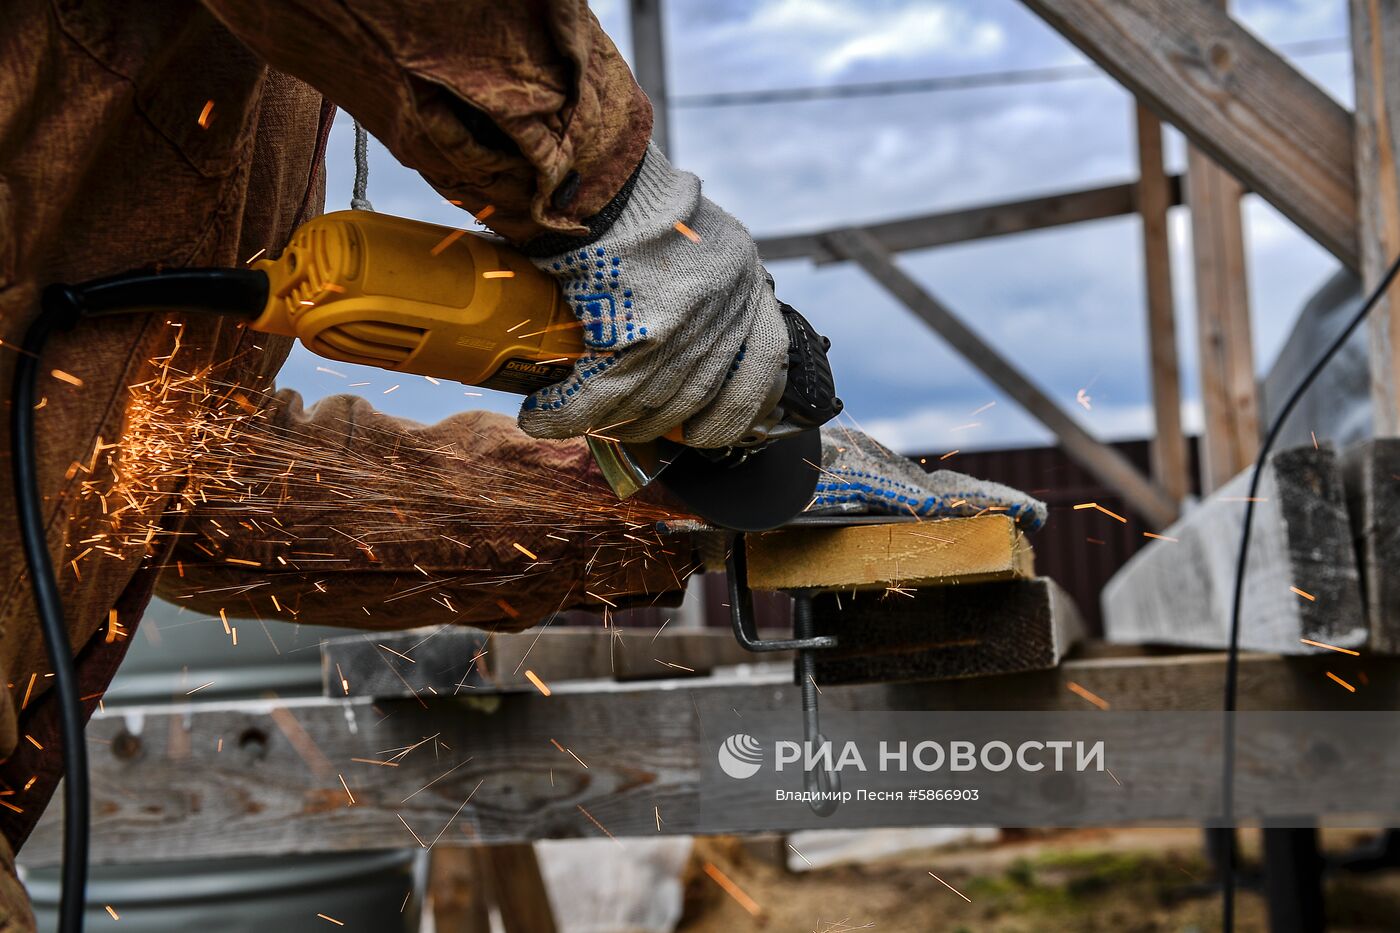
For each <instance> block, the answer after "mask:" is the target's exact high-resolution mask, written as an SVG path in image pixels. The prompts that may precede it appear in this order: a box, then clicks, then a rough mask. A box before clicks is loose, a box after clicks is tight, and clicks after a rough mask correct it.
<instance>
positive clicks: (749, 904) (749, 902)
mask: <svg viewBox="0 0 1400 933" xmlns="http://www.w3.org/2000/svg"><path fill="white" fill-rule="evenodd" d="M705 874H707V875H709V876H710V878H711V879H713V880H714V882H715V884H717V885H719V886H720V887H721V888H723V889H724V893H726V894H728V895H729V896H730V897H732V898H734V900H736V901H738V902H739V906H740V907H742V908H744V909H745V910H747V911H748V912H749V913H750V914H752V915H753V916H755V917H762V916H763V908H762V907H760V906H758V901H756V900H754V899H753V898H751V897H749V896H748V895H747V894H745V893H744V889H743V888H741V887H739V886H738V885H737V884H735V883H734V882H733V881H730V880H729V876H728V875H726V874H725V873H724V872H722V871H720V870H719V868H718V867H717V866H716V865H715V863H714V862H706V863H705Z"/></svg>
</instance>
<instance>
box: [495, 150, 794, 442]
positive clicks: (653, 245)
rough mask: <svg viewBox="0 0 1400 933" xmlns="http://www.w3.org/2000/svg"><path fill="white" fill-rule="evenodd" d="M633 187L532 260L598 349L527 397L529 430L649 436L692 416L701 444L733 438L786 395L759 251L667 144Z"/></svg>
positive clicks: (783, 329)
mask: <svg viewBox="0 0 1400 933" xmlns="http://www.w3.org/2000/svg"><path fill="white" fill-rule="evenodd" d="M628 184H629V186H630V191H629V190H628V189H627V188H624V189H623V191H622V192H621V193H620V194H619V195H618V197H617V198H615V199H614V200H613V202H612V203H610V204H609V205H608V207H607V208H606V209H605V210H604V211H603V214H602V215H600V217H606V216H607V215H609V214H610V213H612V212H616V219H614V220H613V221H612V223H611V225H610V226H607V229H606V231H605V232H603V234H602V236H599V237H597V238H596V239H595V240H593V241H592V242H589V243H588V245H586V246H582V245H578V243H579V241H578V240H574V245H572V246H570V247H569V248H568V250H567V251H565V252H554V253H553V254H552V255H547V256H544V257H540V256H538V255H536V256H535V258H534V262H535V264H536V265H537V266H539V267H540V268H541V269H543V270H545V271H546V272H548V273H549V274H551V275H553V276H554V277H555V278H556V279H557V280H558V281H559V283H560V285H561V286H562V287H563V291H564V296H565V299H566V300H567V301H568V302H569V304H570V306H571V307H572V308H573V312H574V314H575V315H576V316H577V317H578V319H579V321H580V322H581V323H582V324H583V337H584V343H585V344H586V345H587V347H588V353H587V355H585V356H584V357H583V358H582V359H580V360H579V361H578V362H577V363H576V364H575V365H574V371H573V375H572V376H571V377H570V378H568V379H566V380H565V381H563V382H560V383H557V384H555V385H552V386H549V387H547V388H544V389H541V390H539V391H538V392H535V393H534V394H532V395H530V396H528V397H527V398H526V399H525V403H524V405H523V406H522V408H521V411H520V427H521V428H523V429H524V430H525V432H526V433H527V434H531V435H533V436H535V437H547V438H562V437H573V436H577V435H581V434H586V433H598V434H602V435H605V436H607V437H610V438H615V439H618V440H631V441H642V440H651V439H653V438H656V437H660V436H661V435H663V434H665V433H666V432H667V431H669V430H671V429H672V428H674V427H676V426H678V425H681V424H684V425H685V440H686V443H688V444H690V445H692V446H696V447H725V446H729V445H730V444H733V443H734V442H736V441H737V440H739V439H740V438H741V437H743V435H744V434H745V432H746V431H747V430H748V428H749V427H750V426H751V425H752V424H753V423H754V421H755V420H757V419H758V418H759V417H760V416H762V415H763V414H766V413H767V412H766V410H765V409H766V407H771V405H772V404H773V402H775V401H776V398H773V397H772V392H771V390H772V388H773V387H774V385H775V383H777V381H778V380H779V379H780V377H781V373H782V371H783V367H784V365H785V364H786V362H787V350H788V336H787V325H786V324H785V323H784V320H783V318H782V316H781V314H780V313H779V311H778V302H777V300H776V299H775V298H774V297H773V287H772V285H771V283H770V280H769V279H768V276H767V274H766V272H765V271H764V269H763V266H762V264H761V263H760V262H759V259H758V248H757V247H756V246H755V245H754V242H753V238H752V237H750V236H749V232H748V231H747V230H745V229H744V225H743V224H741V223H739V221H738V220H736V219H735V218H734V217H733V216H731V215H730V214H728V213H726V212H725V211H724V210H722V209H720V208H719V207H718V206H716V205H715V204H714V203H713V202H712V201H710V200H708V199H707V198H705V197H703V196H702V195H701V194H700V179H698V178H696V177H695V176H694V175H692V174H690V173H689V172H680V171H677V170H676V169H674V168H672V167H671V164H670V163H669V162H668V161H667V160H666V157H665V156H664V155H662V153H661V150H659V149H657V148H656V146H655V145H652V146H650V147H649V148H648V149H647V153H646V156H645V158H644V159H643V162H642V165H641V167H640V168H639V170H638V171H637V173H636V175H635V176H634V177H633V179H632V181H630V182H629V183H628ZM537 242H538V241H537ZM530 247H531V252H532V253H536V254H538V252H539V247H538V246H537V245H536V243H531V244H530ZM545 248H546V249H548V248H549V247H545Z"/></svg>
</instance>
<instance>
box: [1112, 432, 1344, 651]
mask: <svg viewBox="0 0 1400 933" xmlns="http://www.w3.org/2000/svg"><path fill="white" fill-rule="evenodd" d="M1248 486H1249V474H1248V473H1243V474H1241V475H1240V476H1238V477H1236V478H1235V479H1234V480H1232V481H1231V482H1230V483H1229V484H1227V485H1226V486H1225V487H1223V488H1222V489H1221V490H1220V491H1219V492H1218V493H1217V494H1216V495H1215V496H1213V497H1212V498H1210V499H1208V500H1206V501H1205V502H1203V503H1202V504H1201V505H1200V506H1199V507H1198V508H1196V509H1194V510H1192V511H1191V512H1190V513H1189V514H1187V515H1186V516H1185V517H1184V518H1182V519H1181V521H1179V522H1177V523H1176V524H1175V525H1173V526H1171V527H1170V528H1168V529H1166V530H1165V531H1164V532H1163V534H1164V535H1167V536H1168V537H1170V538H1172V539H1173V540H1168V541H1154V542H1152V543H1151V544H1150V545H1148V546H1147V547H1145V548H1143V549H1142V550H1141V551H1138V552H1137V553H1136V554H1134V555H1133V557H1132V558H1131V559H1130V560H1129V561H1128V563H1127V564H1125V565H1124V566H1123V568H1122V569H1121V570H1119V571H1118V573H1116V574H1115V575H1114V576H1113V578H1112V579H1111V580H1109V582H1108V584H1107V585H1106V586H1105V587H1104V590H1103V611H1104V612H1103V614H1104V637H1106V638H1108V639H1109V640H1111V641H1117V642H1128V643H1132V644H1168V645H1190V646H1193V647H1200V648H1221V647H1224V646H1225V645H1226V644H1227V643H1228V640H1229V629H1230V607H1231V601H1232V599H1233V594H1234V587H1235V560H1236V553H1237V550H1238V548H1239V540H1240V533H1241V530H1242V528H1243V522H1244V510H1245V504H1246V503H1245V502H1244V501H1243V497H1244V496H1245V495H1246V494H1247V493H1248ZM1258 497H1259V501H1258V502H1256V503H1255V510H1254V531H1253V537H1252V539H1251V542H1250V545H1251V547H1250V557H1249V563H1248V565H1247V567H1248V574H1249V575H1248V578H1247V580H1246V583H1245V591H1244V605H1243V610H1242V614H1241V617H1240V644H1241V645H1243V646H1244V647H1245V648H1247V649H1252V650H1262V651H1273V652H1278V653H1280V654H1312V653H1316V652H1318V651H1324V650H1325V649H1320V648H1317V647H1315V646H1309V645H1307V644H1304V643H1303V642H1302V641H1301V639H1304V638H1307V639H1311V640H1312V641H1318V642H1322V643H1324V644H1327V645H1335V646H1338V647H1342V648H1353V649H1355V648H1362V647H1365V645H1366V643H1367V638H1368V626H1367V624H1366V618H1365V614H1364V612H1363V611H1362V603H1361V584H1360V580H1359V578H1358V574H1357V566H1356V558H1355V555H1354V554H1353V552H1352V533H1351V526H1350V523H1349V521H1348V519H1347V512H1346V498H1345V493H1344V491H1343V485H1342V472H1341V468H1340V466H1339V465H1338V462H1337V455H1336V454H1335V453H1334V452H1333V451H1331V450H1330V449H1322V450H1315V449H1314V448H1312V447H1300V448H1296V449H1294V450H1286V451H1283V452H1281V453H1278V454H1275V455H1274V456H1273V457H1271V458H1270V460H1269V464H1268V466H1267V467H1266V468H1265V474H1264V477H1263V479H1262V480H1261V482H1260V487H1259V494H1258ZM1327 653H1329V654H1330V653H1331V652H1327Z"/></svg>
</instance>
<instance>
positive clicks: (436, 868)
mask: <svg viewBox="0 0 1400 933" xmlns="http://www.w3.org/2000/svg"><path fill="white" fill-rule="evenodd" d="M484 887H485V886H484V885H483V884H482V880H481V878H480V877H479V875H478V873H477V870H476V857H475V853H474V850H472V849H463V848H454V847H449V846H439V847H437V848H435V849H433V852H432V855H431V856H429V861H428V906H429V908H430V909H431V910H432V912H433V929H434V930H437V931H439V933H491V917H490V914H489V912H488V911H487V908H486V892H485V890H483V888H484Z"/></svg>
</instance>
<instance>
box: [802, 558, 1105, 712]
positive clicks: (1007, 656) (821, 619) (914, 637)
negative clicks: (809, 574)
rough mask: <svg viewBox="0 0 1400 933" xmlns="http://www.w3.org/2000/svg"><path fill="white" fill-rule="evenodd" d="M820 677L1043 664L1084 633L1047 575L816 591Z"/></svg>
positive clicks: (869, 679)
mask: <svg viewBox="0 0 1400 933" xmlns="http://www.w3.org/2000/svg"><path fill="white" fill-rule="evenodd" d="M812 617H813V621H814V622H815V623H816V629H817V634H818V635H836V636H837V646H836V647H835V648H831V649H826V650H823V651H819V652H817V653H816V662H817V665H816V666H817V672H816V677H817V682H818V683H819V684H821V685H822V686H823V687H824V686H826V685H827V684H849V683H894V682H898V681H906V680H943V679H947V678H954V677H982V676H986V675H988V674H1013V673H1020V672H1022V671H1037V670H1046V669H1049V668H1053V667H1055V666H1057V665H1058V664H1059V663H1060V661H1061V660H1063V659H1064V656H1065V654H1066V653H1068V651H1069V649H1070V648H1071V647H1072V646H1073V645H1074V644H1075V642H1077V641H1079V639H1081V638H1083V637H1084V634H1085V631H1084V621H1083V619H1081V618H1080V615H1079V610H1078V609H1077V608H1076V607H1075V605H1074V601H1073V600H1072V599H1070V597H1069V595H1068V594H1066V593H1065V591H1064V590H1062V589H1060V587H1059V586H1058V585H1057V584H1056V583H1055V582H1054V581H1053V580H1049V579H1047V578H1045V577H1039V578H1037V579H1034V580H1009V581H1006V582H1001V583H981V584H977V585H974V586H940V587H929V588H926V589H918V590H904V591H901V592H900V593H892V594H888V595H883V594H882V595H876V594H873V593H859V594H851V593H833V594H828V595H824V596H820V597H817V598H816V599H814V600H813V605H812Z"/></svg>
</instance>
